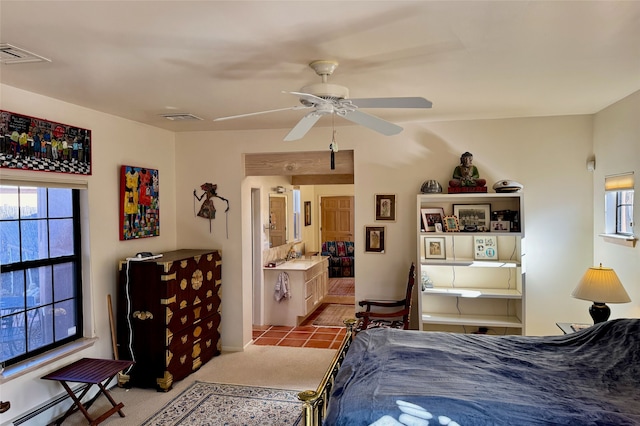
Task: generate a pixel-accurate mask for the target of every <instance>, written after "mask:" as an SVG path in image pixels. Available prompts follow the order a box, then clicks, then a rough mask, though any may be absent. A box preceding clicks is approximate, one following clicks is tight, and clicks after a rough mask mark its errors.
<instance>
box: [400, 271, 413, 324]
mask: <svg viewBox="0 0 640 426" xmlns="http://www.w3.org/2000/svg"><path fill="white" fill-rule="evenodd" d="M415 282H416V265H415V263H413V262H411V268H409V278H408V279H407V294H406V296H405V299H404V301H405V304H404V306H405V311H406V313H405V315H404V317H403V320H404V324H405V326H404V329H405V330H408V329H409V316H410V315H411V299H412V298H413V286H414V285H415Z"/></svg>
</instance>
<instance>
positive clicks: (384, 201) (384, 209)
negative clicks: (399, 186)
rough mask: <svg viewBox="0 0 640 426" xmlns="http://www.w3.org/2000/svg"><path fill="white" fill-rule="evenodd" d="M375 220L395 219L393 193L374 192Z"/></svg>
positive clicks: (394, 198)
mask: <svg viewBox="0 0 640 426" xmlns="http://www.w3.org/2000/svg"><path fill="white" fill-rule="evenodd" d="M376 220H389V221H395V220H396V196H395V194H376Z"/></svg>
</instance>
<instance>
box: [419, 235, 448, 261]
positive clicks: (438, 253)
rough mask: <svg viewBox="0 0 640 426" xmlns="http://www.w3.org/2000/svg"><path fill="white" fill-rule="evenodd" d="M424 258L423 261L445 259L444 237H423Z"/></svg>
mask: <svg viewBox="0 0 640 426" xmlns="http://www.w3.org/2000/svg"><path fill="white" fill-rule="evenodd" d="M424 257H425V259H446V258H447V253H446V250H445V239H444V237H425V239H424Z"/></svg>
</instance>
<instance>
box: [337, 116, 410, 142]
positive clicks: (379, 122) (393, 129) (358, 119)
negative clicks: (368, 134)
mask: <svg viewBox="0 0 640 426" xmlns="http://www.w3.org/2000/svg"><path fill="white" fill-rule="evenodd" d="M342 117H344V118H345V119H347V120H349V121H353V122H354V123H357V124H360V125H362V126H364V127H368V128H369V129H371V130H375V131H376V132H378V133H382V134H383V135H386V136H391V135H397V134H398V133H400V132H401V131H402V127H400V126H398V125H396V124H393V123H390V122H388V121H385V120H383V119H381V118H378V117H376V116H373V115H371V114H367V113H366V112H362V111H358V110H356V111H351V112H348V113H346V114H344V115H343V116H342Z"/></svg>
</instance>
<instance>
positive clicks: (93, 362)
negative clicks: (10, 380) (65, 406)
mask: <svg viewBox="0 0 640 426" xmlns="http://www.w3.org/2000/svg"><path fill="white" fill-rule="evenodd" d="M132 364H133V361H118V360H112V359H94V358H82V359H80V360H78V361H76V362H74V363H72V364H69V365H67V366H66V367H62V368H60V369H59V370H56V371H54V372H53V373H49V374H47V375H46V376H44V377H42V378H43V379H45V380H56V381H58V382H60V384H61V385H62V386H63V387H64V389H65V390H66V391H67V393H68V394H69V396H70V397H71V399H73V401H74V404H73V405H71V407H70V408H69V410H67V412H66V413H65V414H64V416H62V417H61V418H59V419H58V420H56V421H55V422H53V423H51V424H56V425H60V424H62V422H63V421H64V420H65V419H66V418H67V417H69V416H70V415H71V414H73V413H75V412H76V411H78V410H80V411H82V414H84V416H85V417H86V418H87V420H89V424H90V425H92V426H93V425H97V424H99V423H102V422H103V421H104V420H105V419H107V418H108V417H110V416H111V415H112V414H114V413H115V412H117V413H118V414H119V415H120V417H124V413H123V412H122V407H124V404H123V403H121V402H120V403H116V402H115V401H114V400H113V398H112V397H111V394H109V391H108V390H107V386H108V385H109V382H110V381H111V379H113V378H114V377H115V376H116V374H118V372H120V371H122V370H124V369H126V368H128V367H129V366H130V365H132ZM67 382H77V383H84V384H85V386H84V387H82V388H81V390H82V392H80V396H76V394H75V393H74V392H73V391H72V390H71V388H70V387H69V385H68V384H67ZM103 382H104V383H103ZM92 385H97V386H98V387H99V388H100V391H99V392H98V393H97V394H96V395H95V396H94V397H93V398H92V399H91V400H90V401H88V402H86V403H84V404H83V403H82V398H84V396H85V395H86V394H87V392H88V391H89V389H90V388H91V386H92ZM101 393H102V394H104V396H105V397H107V399H108V400H109V402H111V405H112V406H113V407H112V408H111V409H109V410H108V411H106V412H105V413H103V414H102V415H100V416H99V417H97V418H95V419H94V418H92V417H91V416H90V415H89V412H88V411H87V410H88V409H89V408H90V407H91V405H92V404H93V403H94V402H95V400H96V399H98V397H99V396H100V394H101Z"/></svg>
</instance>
